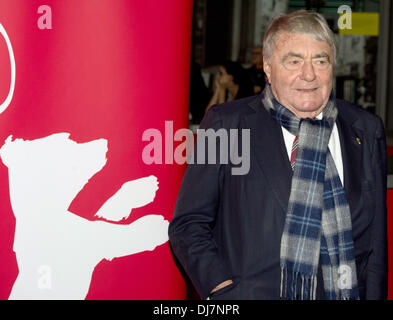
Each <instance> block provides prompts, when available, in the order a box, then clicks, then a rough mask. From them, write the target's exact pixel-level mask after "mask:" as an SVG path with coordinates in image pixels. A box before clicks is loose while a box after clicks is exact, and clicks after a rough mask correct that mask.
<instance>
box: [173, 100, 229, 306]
mask: <svg viewBox="0 0 393 320" xmlns="http://www.w3.org/2000/svg"><path fill="white" fill-rule="evenodd" d="M220 128H222V120H221V119H220V116H219V110H218V108H217V107H212V108H211V109H210V110H209V111H208V112H207V114H206V115H205V117H204V119H203V121H202V123H201V125H200V129H204V130H207V129H214V130H215V131H216V130H218V129H220ZM216 140H218V139H216ZM206 145H207V144H206ZM218 149H219V148H218V147H217V146H216V150H218ZM201 151H202V150H201ZM203 151H205V152H206V153H205V155H204V156H203V157H201V156H200V155H199V157H198V141H197V143H196V146H195V148H194V164H190V163H189V164H188V166H187V169H186V172H185V175H184V177H183V181H182V184H181V186H180V190H179V194H178V198H177V202H176V206H175V212H174V217H173V219H172V220H171V222H170V224H169V231H168V232H169V240H170V244H171V247H172V250H173V252H174V254H175V255H176V257H177V258H178V259H179V261H180V263H181V264H182V265H183V267H184V269H185V271H186V272H187V274H188V276H189V277H190V279H191V280H192V282H193V284H194V286H195V288H196V289H197V291H198V293H199V294H200V296H201V298H202V299H205V298H206V297H207V296H208V295H209V293H210V291H211V290H212V289H213V288H215V287H216V286H217V285H218V284H220V283H221V282H223V281H225V280H229V279H231V274H230V272H229V271H228V270H227V268H226V266H225V264H224V263H223V261H222V259H220V255H219V250H218V247H217V244H216V242H215V240H214V237H213V234H212V226H213V225H214V223H215V219H216V215H217V211H218V207H219V201H220V192H219V190H220V185H221V180H222V178H220V171H221V169H222V167H221V165H219V164H207V157H208V155H207V147H206V148H205V149H204V150H203ZM210 156H211V155H209V157H210ZM202 158H203V159H204V160H205V164H203V163H202V162H203V161H201V159H202ZM197 159H198V163H199V164H198V163H196V162H197V161H196V160H197ZM217 162H218V161H217Z"/></svg>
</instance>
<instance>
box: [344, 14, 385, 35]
mask: <svg viewBox="0 0 393 320" xmlns="http://www.w3.org/2000/svg"><path fill="white" fill-rule="evenodd" d="M344 15H345V18H344V24H343V25H342V27H344V28H342V27H340V24H339V28H338V33H339V34H344V35H354V34H357V35H363V36H378V34H379V13H378V12H352V13H350V14H346V13H342V14H340V18H341V19H342V18H343V16H344ZM345 19H351V20H352V21H351V23H346V21H345Z"/></svg>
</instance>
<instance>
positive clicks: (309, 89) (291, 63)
mask: <svg viewBox="0 0 393 320" xmlns="http://www.w3.org/2000/svg"><path fill="white" fill-rule="evenodd" d="M264 70H265V73H266V76H267V78H268V80H269V82H270V84H271V87H272V90H273V94H274V96H275V97H276V98H277V100H278V101H279V102H280V103H281V104H282V105H283V106H284V107H286V108H287V109H289V110H291V111H292V112H293V113H294V114H295V115H296V116H297V117H299V118H307V117H310V118H314V117H315V116H317V115H318V114H319V113H320V112H321V111H322V110H323V108H324V107H325V106H326V104H327V102H328V100H329V95H330V93H331V90H332V83H333V50H332V48H331V47H330V46H329V44H328V43H326V42H323V41H318V40H314V39H313V38H311V37H310V36H308V35H305V34H298V33H288V32H283V33H281V34H279V35H278V39H277V40H276V43H275V47H274V49H273V53H272V57H271V61H270V64H269V63H268V61H267V59H264Z"/></svg>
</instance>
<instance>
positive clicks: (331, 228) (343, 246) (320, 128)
mask: <svg viewBox="0 0 393 320" xmlns="http://www.w3.org/2000/svg"><path fill="white" fill-rule="evenodd" d="M262 102H263V104H264V106H265V108H267V110H268V111H269V112H270V113H271V115H272V117H273V119H275V120H276V121H277V122H278V123H279V124H280V125H281V126H283V127H284V128H286V129H287V130H288V131H289V132H291V133H292V134H294V135H295V136H298V137H299V146H298V151H297V156H296V164H295V168H294V171H293V176H292V184H291V193H290V197H289V202H288V209H287V215H286V220H285V226H284V231H283V234H282V238H281V251H280V264H281V288H280V296H281V298H283V299H290V300H294V299H302V300H303V299H312V300H314V299H315V298H316V287H317V270H318V264H319V258H320V259H321V264H322V276H323V284H324V288H325V297H326V299H328V300H340V299H344V300H345V299H359V295H358V288H357V276H356V264H355V256H354V246H353V239H352V225H351V214H350V210H349V205H348V201H347V198H346V195H345V191H344V188H343V186H342V183H341V180H340V178H339V175H338V172H337V169H336V166H335V164H334V161H333V157H332V155H331V153H330V150H329V148H328V143H329V139H330V134H331V132H332V129H333V125H334V123H335V120H336V117H337V113H338V111H337V108H336V105H335V99H334V97H333V94H331V96H330V99H329V102H328V104H327V105H326V107H325V108H324V109H323V118H322V120H317V119H310V118H306V119H299V118H297V117H296V116H295V115H294V114H293V113H292V112H291V111H289V110H288V109H287V108H285V107H283V106H282V105H281V104H280V103H278V102H277V100H275V98H274V96H273V93H272V91H271V88H270V86H269V85H267V86H266V88H265V90H264V93H263V98H262Z"/></svg>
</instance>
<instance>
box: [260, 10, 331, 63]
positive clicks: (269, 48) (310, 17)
mask: <svg viewBox="0 0 393 320" xmlns="http://www.w3.org/2000/svg"><path fill="white" fill-rule="evenodd" d="M282 32H289V33H298V34H306V35H308V36H310V37H311V38H313V39H315V40H319V41H324V42H326V43H328V44H329V46H330V47H331V48H332V51H333V57H334V62H335V61H336V53H337V48H336V44H335V40H334V34H333V32H332V30H331V29H330V28H329V25H328V24H327V22H326V20H325V18H324V17H323V16H322V15H321V14H319V13H316V12H311V11H306V10H298V11H294V12H292V13H289V14H281V15H278V16H276V17H275V18H273V20H272V21H271V22H270V25H269V27H268V29H267V31H266V33H265V36H264V38H263V57H264V59H266V61H267V62H268V63H269V64H270V62H271V57H272V54H273V50H274V46H275V43H276V41H277V38H278V36H279V35H280V33H282Z"/></svg>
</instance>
